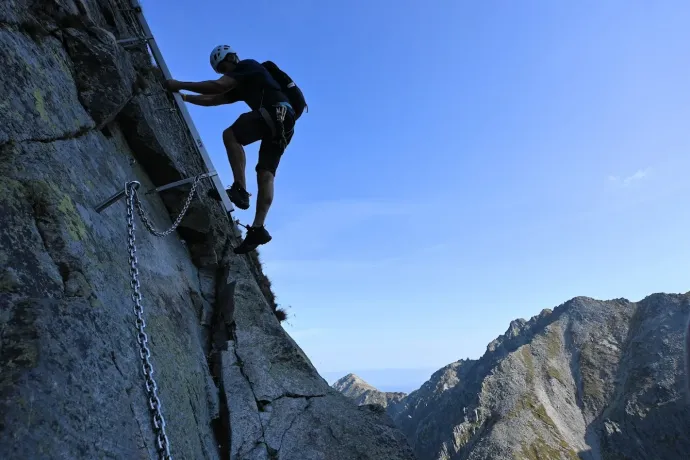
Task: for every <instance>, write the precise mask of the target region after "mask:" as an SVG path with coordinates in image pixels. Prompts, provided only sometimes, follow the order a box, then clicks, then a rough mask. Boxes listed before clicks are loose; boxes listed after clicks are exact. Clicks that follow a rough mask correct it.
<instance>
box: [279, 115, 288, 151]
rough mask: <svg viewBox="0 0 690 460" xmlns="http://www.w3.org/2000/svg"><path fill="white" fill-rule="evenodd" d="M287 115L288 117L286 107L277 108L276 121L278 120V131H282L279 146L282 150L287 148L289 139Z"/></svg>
mask: <svg viewBox="0 0 690 460" xmlns="http://www.w3.org/2000/svg"><path fill="white" fill-rule="evenodd" d="M285 115H287V107H285V106H284V105H278V106H276V119H277V120H278V130H279V131H280V140H279V141H278V144H279V145H280V147H281V148H283V149H285V148H287V144H288V142H287V138H286V137H285V125H284V122H285Z"/></svg>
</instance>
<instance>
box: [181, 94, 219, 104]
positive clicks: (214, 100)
mask: <svg viewBox="0 0 690 460" xmlns="http://www.w3.org/2000/svg"><path fill="white" fill-rule="evenodd" d="M182 100H183V101H185V102H189V103H190V104H194V105H201V106H204V107H211V106H214V105H221V104H227V103H228V100H227V97H226V94H225V93H223V94H202V95H197V94H183V95H182Z"/></svg>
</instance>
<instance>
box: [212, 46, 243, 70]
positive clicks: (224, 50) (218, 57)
mask: <svg viewBox="0 0 690 460" xmlns="http://www.w3.org/2000/svg"><path fill="white" fill-rule="evenodd" d="M228 54H234V55H237V53H235V51H234V50H233V49H232V48H230V47H229V46H228V45H218V46H216V47H215V48H213V51H211V67H213V70H215V71H216V72H217V73H220V72H218V64H220V62H221V61H222V60H223V59H225V57H226V56H227V55H228Z"/></svg>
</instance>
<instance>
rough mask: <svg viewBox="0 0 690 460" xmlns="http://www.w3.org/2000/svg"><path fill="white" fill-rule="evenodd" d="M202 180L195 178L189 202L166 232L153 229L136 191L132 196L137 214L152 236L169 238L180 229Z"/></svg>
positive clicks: (188, 198) (198, 177) (199, 177)
mask: <svg viewBox="0 0 690 460" xmlns="http://www.w3.org/2000/svg"><path fill="white" fill-rule="evenodd" d="M200 180H201V176H196V177H195V178H194V182H193V183H192V190H191V191H190V192H189V196H188V197H187V201H186V202H185V204H184V206H183V207H182V211H180V215H179V216H177V219H175V222H173V224H172V227H170V228H169V229H167V230H166V231H164V232H159V231H158V230H156V229H155V228H153V224H151V221H150V220H149V218H148V217H147V216H146V213H145V212H144V208H143V207H142V206H141V201H140V200H139V196H138V195H137V193H136V189H134V191H133V193H132V195H133V197H134V204H135V205H136V207H137V212H138V213H139V217H141V221H142V222H143V223H144V226H146V228H147V230H148V231H149V232H151V234H153V235H155V236H167V235H169V234H171V233H172V232H174V231H175V229H176V228H177V227H178V225H180V222H182V219H183V218H184V216H185V214H186V213H187V209H189V205H190V204H191V203H192V198H194V193H195V192H196V187H197V185H198V184H199V181H200ZM135 182H136V181H135ZM130 183H131V182H130ZM136 183H138V182H136Z"/></svg>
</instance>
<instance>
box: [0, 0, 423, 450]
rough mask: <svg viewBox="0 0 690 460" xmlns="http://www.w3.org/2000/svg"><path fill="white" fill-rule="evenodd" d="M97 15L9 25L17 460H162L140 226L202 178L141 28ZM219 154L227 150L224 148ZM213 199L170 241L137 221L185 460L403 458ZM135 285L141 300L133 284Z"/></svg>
mask: <svg viewBox="0 0 690 460" xmlns="http://www.w3.org/2000/svg"><path fill="white" fill-rule="evenodd" d="M113 4H114V3H113V2H110V1H105V0H103V1H98V0H47V1H42V2H36V1H32V0H9V1H5V2H3V3H2V5H1V6H0V26H1V27H0V60H1V61H2V63H3V66H2V69H1V70H0V88H1V89H2V92H3V98H2V100H1V101H0V458H2V459H7V460H11V459H37V460H39V459H49V458H69V459H93V458H116V459H149V458H156V456H157V448H156V442H155V439H156V437H155V435H156V432H155V431H154V428H153V425H152V416H151V412H150V409H149V395H148V394H147V390H146V386H145V382H144V375H143V374H144V372H143V370H142V360H141V359H142V358H141V356H140V350H139V345H138V341H137V340H138V338H139V337H140V336H139V335H138V333H137V326H136V321H135V318H136V316H135V314H134V309H133V301H132V275H131V272H130V261H129V250H128V238H127V236H128V233H127V220H126V216H127V212H126V207H125V201H124V200H121V201H119V202H117V203H115V204H114V205H112V206H111V207H109V208H107V209H105V210H104V211H103V212H101V213H97V212H96V211H95V207H96V206H97V205H98V204H99V203H101V202H102V201H103V200H105V199H107V198H108V197H110V196H111V195H113V194H114V193H116V192H117V191H119V190H122V189H123V186H124V184H125V182H127V181H131V180H137V181H139V182H140V183H141V187H140V190H139V198H140V199H141V201H142V206H143V209H144V210H145V212H146V214H147V215H148V218H149V219H150V221H151V223H152V224H153V226H154V227H156V228H157V229H159V230H164V229H167V228H169V227H170V225H171V223H172V221H173V220H174V219H175V217H176V216H177V214H178V213H179V211H180V209H181V207H182V204H183V201H184V199H185V198H186V196H187V194H188V193H189V189H173V190H170V191H168V192H162V193H161V194H156V193H152V194H147V193H146V191H148V190H150V189H152V188H154V187H156V186H160V185H163V184H166V183H169V182H172V181H175V180H178V179H181V178H184V177H191V176H194V175H196V174H199V173H201V172H204V169H203V167H202V165H203V163H202V160H201V158H200V156H199V155H198V153H197V152H196V150H195V148H194V145H193V144H192V142H191V136H189V135H188V133H187V132H186V130H185V129H184V126H183V125H182V124H181V122H180V120H179V118H178V117H177V115H176V114H175V113H174V112H171V111H169V110H161V107H168V108H170V107H172V106H171V105H170V98H169V96H168V95H166V94H165V93H163V92H162V91H160V90H158V89H157V88H158V85H157V78H158V76H159V74H160V72H159V71H158V69H156V68H155V67H154V66H152V64H151V57H150V56H149V55H148V52H147V51H146V50H145V49H144V48H141V47H139V48H136V47H134V48H131V49H126V50H125V49H124V48H122V47H121V46H120V45H118V44H117V43H116V41H115V40H116V39H118V38H128V37H131V36H132V34H133V32H132V31H131V30H127V29H126V24H127V21H125V18H124V17H123V16H122V15H123V14H125V13H126V12H123V11H120V10H116V9H113V6H112V5H113ZM219 135H220V133H219ZM210 187H211V185H210V183H209V182H208V181H202V182H200V183H199V186H198V190H197V192H198V195H197V196H196V197H195V198H194V200H193V201H192V205H191V207H190V210H189V212H188V213H187V214H186V215H185V217H184V218H183V219H182V221H181V224H180V226H179V227H178V229H177V230H176V231H174V232H172V233H171V234H170V235H168V236H165V237H156V236H154V235H152V234H151V233H149V232H148V231H147V230H146V228H145V227H144V226H143V225H142V222H141V220H140V218H139V216H138V215H136V213H135V225H136V228H135V236H136V239H135V244H136V256H137V261H138V266H137V268H138V281H139V285H140V292H141V296H142V305H143V319H144V321H145V332H146V334H147V343H148V347H149V349H150V353H151V356H150V362H151V364H152V366H153V377H154V378H155V381H156V384H157V388H158V395H159V398H160V401H161V408H162V413H163V416H164V417H165V422H166V424H165V430H166V433H167V436H168V439H169V442H170V451H171V453H172V455H173V457H174V458H179V459H195V460H196V459H228V458H232V459H233V460H235V459H237V460H239V459H248V460H249V459H252V460H254V459H280V460H290V459H294V460H298V459H299V460H310V459H314V460H315V459H324V460H330V459H332V460H341V459H344V460H346V459H353V460H354V459H372V460H374V459H376V460H379V459H384V458H385V459H393V460H396V459H400V460H403V459H404V460H410V459H413V458H414V455H413V453H412V451H411V449H410V447H409V446H408V445H407V443H406V441H405V438H404V436H403V435H402V434H401V432H400V431H399V430H398V429H396V428H395V427H394V426H393V424H392V421H391V419H390V417H388V416H387V415H386V414H385V413H384V414H381V413H379V412H377V411H375V410H371V408H368V407H358V406H357V405H356V404H353V403H352V402H351V401H350V400H348V399H347V398H346V397H344V396H343V395H341V394H340V393H338V392H337V391H336V390H334V389H332V388H330V387H329V385H328V384H327V382H326V381H325V380H324V379H322V378H321V377H320V376H319V375H318V373H317V372H316V370H315V369H314V367H313V366H312V364H311V362H310V361H309V359H308V357H307V356H305V354H304V353H303V352H302V350H300V348H299V347H298V346H297V345H296V343H295V342H294V341H293V340H292V339H291V338H290V337H289V336H288V334H286V333H285V331H284V330H283V329H282V327H281V326H280V323H279V321H278V320H277V319H276V315H275V314H274V311H273V309H272V307H271V306H270V304H269V302H267V300H266V296H265V295H264V291H263V290H262V288H261V287H260V284H261V283H264V281H265V280H264V281H261V280H259V277H258V274H260V273H259V272H260V270H259V267H257V265H256V263H255V261H256V255H255V254H254V255H252V256H243V257H240V256H235V255H234V254H233V253H232V251H231V250H230V249H231V248H232V246H233V245H235V244H237V243H238V235H239V234H240V233H239V230H238V229H237V228H236V227H235V226H234V224H233V223H232V222H231V221H230V220H229V219H228V216H226V215H225V213H224V212H223V210H222V208H221V207H220V206H219V205H218V204H217V203H216V202H215V201H212V200H210V199H209V198H207V197H206V193H207V192H208V190H209V189H210ZM135 284H136V283H135Z"/></svg>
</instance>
